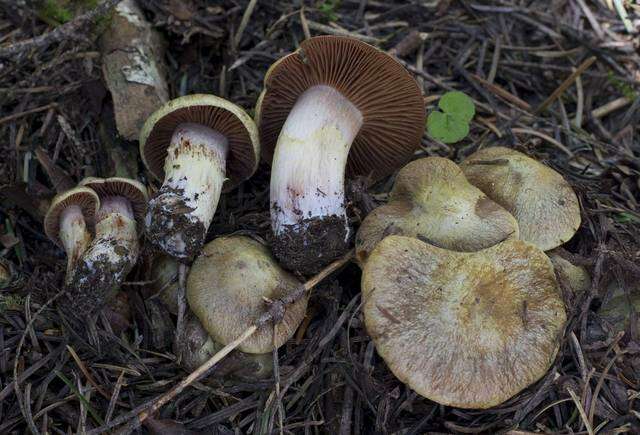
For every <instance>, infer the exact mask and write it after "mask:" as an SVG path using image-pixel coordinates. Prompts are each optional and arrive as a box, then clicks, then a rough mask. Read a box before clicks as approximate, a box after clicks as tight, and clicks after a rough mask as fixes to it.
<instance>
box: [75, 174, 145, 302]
mask: <svg viewBox="0 0 640 435" xmlns="http://www.w3.org/2000/svg"><path fill="white" fill-rule="evenodd" d="M81 184H82V185H83V186H84V187H86V188H90V189H91V190H93V191H95V192H96V193H97V194H98V196H99V197H100V209H99V210H98V212H97V213H96V236H95V238H94V239H93V241H92V242H91V244H90V245H89V248H88V249H87V250H86V252H85V253H84V254H83V255H82V257H81V258H80V260H79V261H78V265H77V266H76V268H75V270H74V272H73V274H72V276H71V280H70V281H69V283H68V287H69V293H70V299H71V303H72V305H73V306H74V307H76V308H78V312H79V313H81V314H89V313H91V312H93V311H94V310H97V309H100V308H101V307H102V306H103V304H104V303H105V302H106V301H107V299H108V298H109V297H110V296H111V295H112V293H114V292H115V291H116V290H117V289H118V287H119V286H120V284H122V281H123V280H124V278H125V277H126V275H127V274H128V273H129V272H130V271H131V269H132V268H133V266H134V265H135V264H136V261H137V259H138V253H139V251H140V242H139V240H138V239H139V236H140V235H141V229H142V222H143V220H144V214H145V211H146V205H147V188H146V187H145V186H144V185H143V184H142V183H140V182H138V181H135V180H130V179H127V178H118V177H113V178H107V179H102V178H94V177H90V178H85V179H84V180H82V182H81Z"/></svg>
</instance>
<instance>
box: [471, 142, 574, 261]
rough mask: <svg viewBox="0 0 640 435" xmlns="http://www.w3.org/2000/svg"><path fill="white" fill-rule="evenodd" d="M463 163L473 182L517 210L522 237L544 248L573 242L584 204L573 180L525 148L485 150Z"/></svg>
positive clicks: (489, 194)
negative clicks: (525, 153) (573, 187)
mask: <svg viewBox="0 0 640 435" xmlns="http://www.w3.org/2000/svg"><path fill="white" fill-rule="evenodd" d="M460 167H461V168H462V171H463V172H464V175H466V177H467V179H468V180H469V182H470V183H471V184H473V185H474V186H476V187H477V188H479V189H480V190H482V191H483V192H484V193H486V194H487V196H488V197H489V198H491V199H492V200H494V201H495V202H497V203H498V204H500V205H501V206H503V207H504V208H506V209H507V210H508V211H509V212H511V214H512V215H513V216H514V217H515V218H516V220H517V221H518V226H519V228H520V239H522V240H524V241H526V242H529V243H533V244H534V245H536V246H537V247H538V248H540V249H542V250H543V251H548V250H550V249H553V248H555V247H558V246H560V245H562V244H563V243H565V242H567V241H568V240H569V239H571V238H572V237H573V235H574V234H575V233H576V231H577V230H578V228H579V227H580V204H579V203H578V198H577V197H576V194H575V192H574V191H573V189H572V188H571V186H570V185H569V183H567V181H566V180H565V179H564V178H562V176H561V175H560V174H559V173H557V172H556V171H554V170H553V169H551V168H549V167H548V166H545V165H543V164H542V163H540V162H538V161H536V160H534V159H532V158H530V157H528V156H526V155H524V154H522V153H521V152H518V151H515V150H512V149H509V148H504V147H491V148H484V149H481V150H479V151H476V152H475V153H473V154H472V155H470V156H469V157H467V159H466V160H465V161H464V162H462V164H461V165H460Z"/></svg>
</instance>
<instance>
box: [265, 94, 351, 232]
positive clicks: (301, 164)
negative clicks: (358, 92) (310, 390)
mask: <svg viewBox="0 0 640 435" xmlns="http://www.w3.org/2000/svg"><path fill="white" fill-rule="evenodd" d="M361 126H362V114H361V113H360V111H359V110H358V109H357V108H356V107H355V106H354V105H353V104H352V103H351V102H350V101H349V100H348V99H347V98H345V97H344V96H343V95H342V94H341V93H340V92H338V91H336V90H335V89H334V88H332V87H330V86H324V85H319V86H314V87H312V88H309V89H308V90H307V91H306V92H304V93H303V94H302V95H301V96H300V97H299V98H298V100H297V102H296V104H295V105H294V106H293V109H291V112H290V113H289V116H288V117H287V120H286V121H285V123H284V126H283V127H282V131H281V132H280V136H279V137H278V143H277V145H276V149H275V154H274V157H273V164H272V169H271V171H272V172H271V223H272V228H273V231H274V234H275V235H276V236H278V235H279V234H281V233H282V232H283V231H285V230H286V228H287V227H288V226H292V225H297V224H301V223H302V222H303V220H306V219H312V218H324V217H329V216H338V217H340V218H344V221H345V227H348V225H347V214H346V210H345V199H344V173H345V167H346V164H347V156H348V154H349V150H350V148H351V143H352V142H353V140H354V139H355V137H356V136H357V134H358V131H360V127H361ZM346 234H347V238H348V235H349V230H348V229H347V232H346Z"/></svg>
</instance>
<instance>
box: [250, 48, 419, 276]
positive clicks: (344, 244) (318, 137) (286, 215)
mask: <svg viewBox="0 0 640 435" xmlns="http://www.w3.org/2000/svg"><path fill="white" fill-rule="evenodd" d="M424 118H425V108H424V102H423V99H422V93H421V91H420V88H419V86H418V85H417V83H416V81H415V79H414V78H413V77H412V76H411V75H409V73H408V72H407V71H406V70H405V69H404V68H403V67H402V65H400V64H399V63H398V62H397V61H396V60H395V59H394V58H392V57H391V56H389V55H388V54H386V53H384V52H382V51H380V50H378V49H376V48H374V47H372V46H370V45H367V44H365V43H363V42H360V41H358V40H356V39H353V38H348V37H339V36H318V37H314V38H311V39H308V40H306V41H304V42H302V43H301V44H300V48H299V49H298V50H297V51H296V52H294V53H292V54H289V55H287V56H285V57H284V58H282V59H280V60H278V61H277V62H276V63H275V64H274V65H272V66H271V68H269V70H268V71H267V74H266V77H265V82H264V91H263V94H262V95H261V97H260V99H259V102H258V105H257V107H256V120H257V123H258V125H259V127H260V141H261V144H262V151H263V153H262V155H263V158H264V159H265V160H266V161H268V162H271V167H272V169H271V187H270V188H271V199H270V207H271V228H272V232H273V236H274V240H273V244H272V245H273V251H274V254H275V255H276V257H277V258H278V260H279V261H280V263H281V264H282V265H283V266H284V267H285V268H287V269H290V270H294V271H298V272H301V273H303V274H311V273H315V272H317V271H319V270H320V269H321V268H322V267H324V266H326V265H327V264H329V263H330V262H331V261H333V260H335V259H336V258H338V257H339V256H341V255H343V254H344V252H346V250H347V249H348V246H349V243H350V241H351V235H352V231H351V229H350V226H349V222H348V217H347V210H346V204H345V201H346V200H345V194H344V191H345V186H344V183H345V175H346V176H354V175H363V176H369V177H370V178H371V179H372V180H379V179H380V178H382V177H384V176H386V175H389V174H390V173H392V172H393V171H394V170H395V169H397V168H398V167H400V166H401V165H402V164H403V163H405V162H406V161H408V160H409V159H410V157H411V156H412V154H413V152H414V151H415V149H416V148H418V146H419V144H420V138H421V137H422V134H423V131H424Z"/></svg>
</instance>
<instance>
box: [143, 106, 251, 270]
mask: <svg viewBox="0 0 640 435" xmlns="http://www.w3.org/2000/svg"><path fill="white" fill-rule="evenodd" d="M140 155H141V156H142V160H143V162H144V164H145V165H146V167H147V169H148V170H149V172H151V174H152V175H153V176H154V177H156V178H157V179H159V180H164V181H163V184H162V187H161V188H160V190H159V191H158V192H157V193H156V195H155V196H154V197H153V198H152V199H151V201H150V202H149V209H148V212H147V215H146V219H145V226H146V233H147V239H148V240H149V241H150V242H151V243H152V244H153V245H155V246H156V247H158V248H159V249H160V250H161V251H163V252H165V253H166V254H168V255H170V256H172V257H176V258H180V259H189V258H192V257H194V256H195V255H196V254H197V253H198V251H199V250H200V248H201V247H202V244H203V243H204V239H205V236H206V233H207V230H208V228H209V225H210V224H211V221H212V219H213V215H214V213H215V211H216V208H217V206H218V200H219V199H220V193H221V192H222V190H223V188H225V189H230V188H232V187H234V186H236V185H238V184H239V183H240V182H242V181H244V180H245V179H247V178H249V177H250V176H251V175H252V174H253V173H254V172H255V170H256V168H257V166H258V155H259V142H258V131H257V128H256V126H255V124H254V122H253V120H252V119H251V118H250V117H249V115H247V113H245V112H244V110H242V109H241V108H240V107H238V106H236V105H235V104H233V103H231V102H229V101H226V100H224V99H222V98H218V97H216V96H213V95H188V96H185V97H180V98H176V99H175V100H172V101H169V102H168V103H166V104H165V105H164V106H162V107H161V108H160V109H158V110H157V111H156V112H155V113H154V114H153V115H151V116H150V117H149V119H147V122H145V124H144V127H143V128H142V131H141V133H140ZM225 182H226V183H225ZM223 184H224V186H223Z"/></svg>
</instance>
